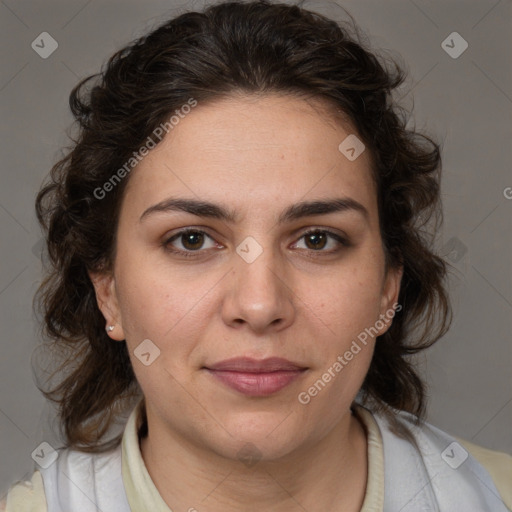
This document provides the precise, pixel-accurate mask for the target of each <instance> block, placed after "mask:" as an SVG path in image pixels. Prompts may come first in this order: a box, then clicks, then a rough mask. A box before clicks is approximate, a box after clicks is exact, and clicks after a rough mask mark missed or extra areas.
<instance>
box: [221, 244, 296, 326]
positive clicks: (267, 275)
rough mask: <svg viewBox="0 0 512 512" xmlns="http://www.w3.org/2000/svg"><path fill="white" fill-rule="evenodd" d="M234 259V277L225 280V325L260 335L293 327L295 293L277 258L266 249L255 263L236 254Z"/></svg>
mask: <svg viewBox="0 0 512 512" xmlns="http://www.w3.org/2000/svg"><path fill="white" fill-rule="evenodd" d="M234 260H235V261H234V266H233V269H232V271H231V274H230V276H229V277H228V279H226V280H225V286H226V288H225V289H226V293H225V296H224V300H223V303H222V317H223V320H224V322H225V323H226V324H227V325H229V326H230V327H234V328H237V329H243V328H249V329H250V330H251V331H253V332H254V333H257V334H264V333H268V332H277V331H280V330H282V329H285V328H286V327H288V326H289V325H290V324H292V323H293V321H294V317H295V306H294V293H293V291H292V286H291V283H290V282H287V281H290V278H289V276H288V275H287V274H286V272H285V270H284V265H282V264H280V262H279V260H278V256H276V255H275V254H273V253H272V251H271V250H265V251H263V253H262V254H261V255H260V256H259V257H258V258H257V259H256V260H255V261H253V262H252V263H248V262H246V261H244V259H242V258H241V257H239V256H238V255H234ZM287 277H288V279H287Z"/></svg>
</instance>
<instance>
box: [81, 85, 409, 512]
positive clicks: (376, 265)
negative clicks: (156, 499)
mask: <svg viewBox="0 0 512 512" xmlns="http://www.w3.org/2000/svg"><path fill="white" fill-rule="evenodd" d="M324 106H325V105H324ZM352 133H354V130H353V129H352V128H351V127H350V126H349V125H348V124H347V123H343V125H342V124H341V123H340V122H334V120H333V119H332V118H330V117H329V116H328V115H327V114H326V113H324V111H323V109H322V103H321V102H319V101H315V102H314V103H312V102H311V101H306V100H304V99H300V98H297V97H293V96H283V95H267V96H259V97H255V96H236V97H235V96H233V97H229V98H227V99H222V100H217V101H214V102H212V103H209V104H199V105H198V106H197V107H196V108H194V109H193V110H192V112H191V113H190V114H188V115H187V116H186V117H185V118H184V119H182V120H180V122H179V124H178V125H177V126H176V127H175V128H174V129H173V130H172V131H171V132H170V133H169V134H168V135H167V136H166V138H165V139H164V140H163V141H162V142H161V143H160V144H159V145H158V146H157V147H156V148H155V149H153V150H152V151H150V153H149V155H148V156H146V157H145V158H144V160H143V161H142V162H141V163H140V164H139V165H138V166H137V168H136V169H134V170H133V171H132V173H131V175H130V177H129V180H130V181H129V183H128V186H127V189H126V192H125V196H124V199H123V204H122V208H121V215H120V220H119V226H118V233H117V247H116V249H117V254H116V260H115V264H114V271H113V273H112V274H104V275H103V274H91V278H92V280H93V282H94V285H95V288H96V294H97V299H98V304H99V306H100V308H101V310H102V312H103V314H104V316H105V319H106V325H110V324H114V325H115V329H114V330H113V331H112V332H111V333H109V335H110V336H111V338H112V339H113V340H117V341H123V340H126V343H127V344H128V348H129V352H130V357H131V359H132V364H133V367H134V370H135V374H136V376H137V380H138V381H139V383H140V385H141V388H142V390H143V392H144V396H145V398H146V403H147V415H148V427H149V435H148V437H147V438H145V439H143V440H142V442H141V451H142V455H143V458H144V461H145V463H146V466H147V468H148V471H149V473H150V475H151V477H152V479H153V481H154V482H155V485H156V487H157V488H158V490H159V492H160V494H161V495H162V497H163V499H164V500H165V501H166V503H167V504H168V505H169V506H170V507H171V508H172V509H173V510H188V509H189V508H190V507H195V508H196V509H197V510H199V511H203V510H207V511H211V512H216V511H220V510H222V511H224V512H225V511H228V512H229V511H235V510H245V511H253V510H254V511H256V510H258V511H260V510H272V511H283V512H284V511H295V510H303V509H306V510H308V511H311V512H313V511H320V510H344V511H345V512H350V511H359V510H360V507H361V505H362V502H363V498H364V493H365V488H366V481H367V471H368V468H367V446H366V442H367V441H366V434H365V431H364V428H363V427H362V425H361V424H360V423H359V421H358V420H357V419H356V417H355V416H354V415H353V414H352V413H351V410H350V406H351V404H352V402H353V400H354V398H355V396H356V394H357V392H358V391H359V389H360V387H361V385H362V382H363V380H364V377H365V375H366V373H367V370H368V368H369V365H370V362H371V357H372V353H373V347H374V343H375V339H374V338H373V339H372V338H369V340H368V343H367V345H366V346H365V347H364V346H363V347H362V350H361V351H360V352H359V353H358V354H357V355H355V356H354V358H353V359H352V360H351V361H350V362H349V363H348V364H347V365H346V366H344V368H343V370H342V371H341V372H339V373H336V376H335V377H334V378H332V379H331V380H330V382H329V383H328V384H327V385H326V386H325V387H324V388H323V389H322V390H321V391H320V392H318V394H317V395H316V396H315V397H313V398H312V399H311V401H310V402H309V403H308V404H307V405H304V404H301V403H300V402H299V400H298V398H297V397H298V395H299V393H300V392H303V391H307V390H308V388H309V387H311V386H312V385H313V384H314V383H315V382H316V381H318V379H320V378H321V377H322V375H323V374H324V373H325V372H326V371H327V369H328V368H329V367H332V366H333V364H334V363H335V362H336V361H337V358H338V356H340V355H343V354H344V353H345V352H346V351H347V350H348V349H349V348H350V346H351V344H352V341H353V340H354V339H356V337H357V336H358V334H360V333H361V332H363V331H364V329H365V328H369V327H371V326H374V325H375V323H376V322H377V320H379V318H382V317H381V316H380V315H383V314H385V313H386V312H387V311H389V310H390V309H392V307H393V304H395V303H396V302H397V300H398V293H399V288H400V280H401V269H396V270H389V271H388V272H387V273H386V270H385V259H384V251H383V247H382V240H381V237H380V232H379V219H378V211H377V196H376V190H375V184H374V182H373V180H372V178H371V172H370V165H371V161H370V155H369V154H368V151H364V152H363V153H362V154H361V155H360V156H359V157H358V158H357V159H356V160H354V161H349V160H348V159H347V158H346V157H345V156H344V155H343V154H342V153H341V152H340V151H339V150H338V146H339V145H340V143H341V142H342V141H343V140H344V139H345V138H346V137H347V136H348V135H350V134H352ZM171 197H173V198H186V199H196V200H199V199H200V200H203V201H210V202H213V203H216V204H220V205H223V206H224V207H226V208H227V209H229V210H230V211H233V212H235V213H236V214H237V216H238V217H237V219H236V222H228V221H225V220H219V219H211V218H206V217H198V216H195V215H192V214H190V213H184V212H177V211H171V212H157V213H153V214H149V215H147V216H145V217H144V218H143V220H140V217H141V215H142V214H143V212H144V211H145V210H146V209H147V208H149V207H151V206H153V205H155V204H157V203H159V202H161V201H163V200H165V199H168V198H171ZM341 197H344V198H351V199H353V200H355V201H357V202H359V203H361V204H362V205H363V206H364V207H365V208H366V210H367V212H368V215H367V216H365V215H363V214H361V213H359V212H358V211H356V210H351V209H349V210H345V211H342V212H333V213H328V214H316V215H313V216H308V217H303V218H299V219H296V220H293V221H288V222H284V223H283V224H279V223H278V218H279V215H280V214H281V213H282V212H283V210H285V209H286V208H287V207H289V206H291V205H294V204H296V203H299V202H301V201H313V200H328V199H334V198H341ZM105 200H108V198H107V199H105ZM188 227H194V228H196V229H200V230H202V231H204V232H206V234H207V235H208V236H204V238H203V244H202V245H201V238H199V242H197V241H193V243H190V242H189V243H188V244H187V240H189V239H187V238H186V237H178V238H176V239H174V241H173V242H170V243H169V244H168V248H174V249H175V250H178V251H179V250H181V251H186V250H187V249H188V250H189V252H193V249H195V248H196V247H198V248H199V250H198V249H196V250H195V252H194V254H193V255H192V256H193V257H190V258H187V257H184V256H181V255H179V254H173V253H172V252H170V251H169V250H168V249H166V248H165V247H164V244H165V242H166V241H167V240H168V239H169V238H171V237H172V236H173V235H175V234H176V232H177V231H178V230H180V229H183V228H188ZM311 228H315V229H318V230H319V231H322V230H329V231H332V232H334V233H335V234H339V235H341V236H343V237H345V238H348V240H349V242H350V245H349V246H345V245H342V244H340V243H339V242H337V241H336V240H335V239H334V238H326V239H324V238H321V235H322V233H320V238H318V237H317V238H316V239H314V240H313V243H311V242H309V243H308V237H305V236H304V233H305V232H306V231H308V230H309V229H311ZM247 237H252V238H254V240H256V241H257V243H258V244H259V246H260V247H261V249H262V250H263V252H262V253H261V254H260V255H259V256H258V257H257V258H256V260H255V261H253V262H252V263H248V262H247V261H245V260H244V259H243V258H242V257H241V256H240V255H239V254H238V253H237V252H236V249H237V247H238V246H240V244H242V242H244V240H245V239H246V238H247ZM315 243H316V244H317V245H315ZM194 244H195V245H194ZM242 247H243V244H242ZM316 247H318V248H316ZM252 250H253V249H252V248H251V249H250V251H252ZM389 325H390V321H389V320H388V322H387V324H386V326H385V327H384V328H382V329H381V330H380V332H379V334H382V333H383V332H384V331H385V330H386V329H387V328H388V327H389ZM145 339H150V340H151V341H152V342H153V343H154V344H155V345H156V346H157V347H158V348H159V350H160V355H159V357H158V358H157V359H155V361H154V362H153V363H152V364H151V365H149V366H145V365H144V364H142V363H141V361H140V360H139V359H138V358H137V357H135V356H134V350H135V349H136V348H137V346H138V345H139V344H140V343H141V342H142V341H143V340H145ZM235 356H248V357H252V358H255V359H264V358H267V357H273V356H277V357H283V358H286V359H289V360H291V361H293V362H296V363H299V364H300V365H302V366H305V367H307V368H308V369H307V371H306V372H304V373H303V374H302V375H301V376H300V377H299V379H297V380H295V381H294V382H292V383H291V384H290V385H289V386H287V387H286V388H284V389H283V390H281V391H279V392H277V393H274V394H272V395H270V396H266V397H248V396H246V395H243V394H240V393H238V392H237V391H235V390H233V389H231V388H228V387H226V386H225V385H224V384H223V383H220V382H219V381H218V380H217V379H215V378H213V377H212V376H211V375H210V374H209V373H208V372H207V371H206V370H205V369H204V366H207V365H211V364H213V363H215V362H219V361H222V360H225V359H229V358H232V357H235ZM246 443H252V444H251V446H254V447H256V448H253V450H255V452H256V453H257V457H258V458H259V460H258V462H257V463H256V464H254V465H252V466H251V467H248V466H247V465H245V464H243V463H242V462H241V461H240V457H239V455H238V453H239V451H240V450H241V448H242V447H243V446H244V445H246ZM301 507H303V508H301Z"/></svg>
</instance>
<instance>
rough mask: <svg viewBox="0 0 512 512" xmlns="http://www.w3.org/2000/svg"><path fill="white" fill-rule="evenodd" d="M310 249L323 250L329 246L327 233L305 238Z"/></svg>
mask: <svg viewBox="0 0 512 512" xmlns="http://www.w3.org/2000/svg"><path fill="white" fill-rule="evenodd" d="M304 240H305V241H306V245H307V246H308V249H323V248H324V247H325V245H326V244H327V240H328V237H327V236H326V234H325V233H323V232H321V231H318V232H315V233H311V234H308V235H305V236H304Z"/></svg>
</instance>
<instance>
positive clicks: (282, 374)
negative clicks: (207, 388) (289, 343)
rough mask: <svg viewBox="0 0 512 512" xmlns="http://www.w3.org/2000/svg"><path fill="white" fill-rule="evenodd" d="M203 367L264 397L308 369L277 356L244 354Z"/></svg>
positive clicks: (232, 384) (239, 389) (230, 384)
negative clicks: (258, 357)
mask: <svg viewBox="0 0 512 512" xmlns="http://www.w3.org/2000/svg"><path fill="white" fill-rule="evenodd" d="M203 369H205V370H206V371H207V372H208V373H209V374H210V375H211V376H212V377H214V378H215V379H216V380H217V381H220V382H221V383H222V384H223V385H225V386H227V387H229V388H231V389H234V390H235V391H237V392H239V393H242V394H244V395H247V396H254V397H263V396H268V395H272V394H274V393H277V392H278V391H280V390H282V389H284V388H285V387H287V386H288V385H290V384H291V383H292V382H293V381H294V380H296V379H297V378H299V377H301V376H302V375H303V374H304V373H305V372H306V371H307V369H308V368H307V367H304V366H302V365H299V364H297V363H293V362H291V361H288V360H287V359H282V358H277V357H272V358H268V359H263V360H257V359H251V358H247V357H242V358H233V359H228V360H226V361H221V362H219V363H216V364H213V365H209V366H205V367H203Z"/></svg>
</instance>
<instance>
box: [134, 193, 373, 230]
mask: <svg viewBox="0 0 512 512" xmlns="http://www.w3.org/2000/svg"><path fill="white" fill-rule="evenodd" d="M348 211H354V212H357V213H359V214H361V215H363V217H365V218H366V219H367V220H368V218H369V213H368V210H367V209H366V208H365V207H364V206H363V205H362V204H361V203H359V202H358V201H356V200H355V199H352V198H350V197H341V198H334V199H327V200H317V201H302V202H300V203H297V204H294V205H291V206H289V207H288V208H286V210H284V211H283V212H282V213H281V215H280V216H279V219H278V224H284V223H286V222H291V221H294V220H298V219H301V218H304V217H311V216H314V215H327V214H329V213H336V212H348ZM159 212H160V213H161V212H185V213H190V214H192V215H196V216H197V217H205V218H210V219H218V220H223V221H226V222H231V223H235V222H236V221H237V219H238V215H237V214H236V212H235V211H234V210H229V209H227V208H225V207H224V206H221V205H218V204H215V203H210V202H208V201H200V200H196V199H183V198H180V199H178V198H169V199H165V200H163V201H161V202H159V203H157V204H155V205H153V206H150V207H149V208H148V209H147V210H145V211H144V213H143V214H142V215H141V217H140V219H139V220H140V221H141V222H142V221H143V220H144V219H145V218H147V217H149V216H150V215H152V214H155V213H159Z"/></svg>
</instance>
